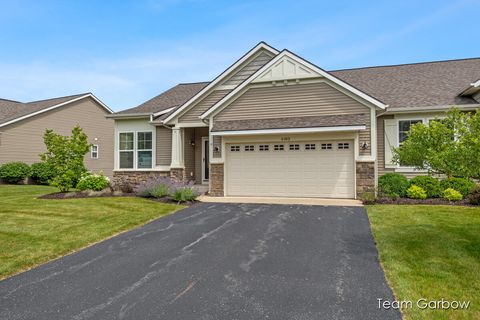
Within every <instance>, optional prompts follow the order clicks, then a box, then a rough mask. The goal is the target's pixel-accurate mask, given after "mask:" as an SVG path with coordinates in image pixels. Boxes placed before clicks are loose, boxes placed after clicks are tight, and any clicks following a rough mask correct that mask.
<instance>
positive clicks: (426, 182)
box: [410, 176, 443, 198]
mask: <svg viewBox="0 0 480 320" xmlns="http://www.w3.org/2000/svg"><path fill="white" fill-rule="evenodd" d="M413 185H415V186H419V187H421V188H422V189H423V190H425V192H426V193H427V197H428V198H439V197H441V196H442V191H443V189H442V187H441V186H440V181H438V179H435V178H434V177H432V176H416V177H414V178H412V179H410V186H413Z"/></svg>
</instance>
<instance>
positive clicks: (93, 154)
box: [90, 144, 98, 159]
mask: <svg viewBox="0 0 480 320" xmlns="http://www.w3.org/2000/svg"><path fill="white" fill-rule="evenodd" d="M90 157H91V158H92V159H98V144H92V145H91V146H90Z"/></svg>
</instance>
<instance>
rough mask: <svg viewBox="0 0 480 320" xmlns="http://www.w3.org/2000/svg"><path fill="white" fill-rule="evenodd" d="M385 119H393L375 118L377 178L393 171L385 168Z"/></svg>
mask: <svg viewBox="0 0 480 320" xmlns="http://www.w3.org/2000/svg"><path fill="white" fill-rule="evenodd" d="M385 119H393V116H381V117H378V118H377V166H378V175H379V176H381V175H383V174H385V173H388V172H393V171H394V170H393V169H389V168H388V169H387V168H385Z"/></svg>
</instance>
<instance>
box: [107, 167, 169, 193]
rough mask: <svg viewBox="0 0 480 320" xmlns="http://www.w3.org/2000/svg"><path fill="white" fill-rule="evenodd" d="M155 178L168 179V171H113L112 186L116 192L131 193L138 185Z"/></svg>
mask: <svg viewBox="0 0 480 320" xmlns="http://www.w3.org/2000/svg"><path fill="white" fill-rule="evenodd" d="M155 177H168V171H114V172H113V179H112V185H113V188H114V189H116V190H122V191H124V192H132V191H133V188H135V187H136V186H138V185H139V184H140V183H142V182H145V181H147V180H148V179H150V178H155Z"/></svg>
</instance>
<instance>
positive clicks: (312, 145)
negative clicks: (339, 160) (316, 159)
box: [305, 143, 316, 150]
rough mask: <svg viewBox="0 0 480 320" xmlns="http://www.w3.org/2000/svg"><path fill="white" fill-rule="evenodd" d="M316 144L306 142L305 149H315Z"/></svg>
mask: <svg viewBox="0 0 480 320" xmlns="http://www.w3.org/2000/svg"><path fill="white" fill-rule="evenodd" d="M315 149H316V146H315V143H306V144H305V150H315Z"/></svg>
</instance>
